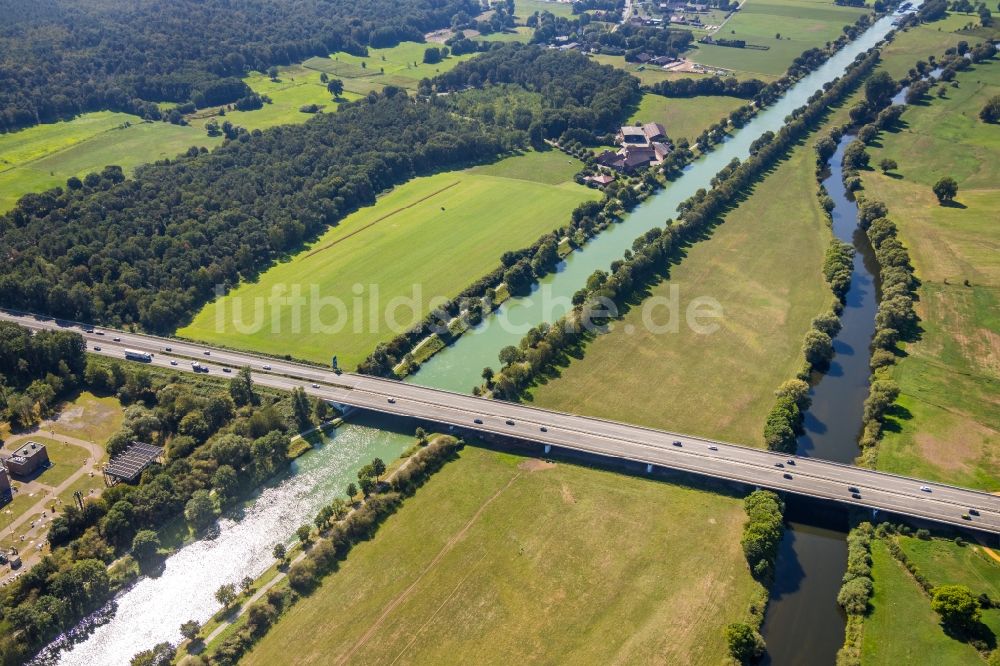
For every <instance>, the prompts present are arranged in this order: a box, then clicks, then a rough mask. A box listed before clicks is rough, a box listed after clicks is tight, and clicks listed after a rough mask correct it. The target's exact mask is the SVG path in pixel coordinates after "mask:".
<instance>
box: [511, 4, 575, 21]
mask: <svg viewBox="0 0 1000 666" xmlns="http://www.w3.org/2000/svg"><path fill="white" fill-rule="evenodd" d="M535 12H538V13H542V12H549V13H550V14H552V15H554V16H565V17H567V18H569V17H571V16H573V3H571V2H554V0H514V16H516V17H517V19H518V23H520V24H521V25H524V21H525V19H527V18H528V17H529V16H531V15H532V14H534V13H535Z"/></svg>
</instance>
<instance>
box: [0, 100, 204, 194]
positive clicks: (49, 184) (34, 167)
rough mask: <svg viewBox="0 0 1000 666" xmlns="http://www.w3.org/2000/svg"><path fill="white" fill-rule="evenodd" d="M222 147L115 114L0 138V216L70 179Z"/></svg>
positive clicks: (197, 133) (185, 131) (197, 134)
mask: <svg viewBox="0 0 1000 666" xmlns="http://www.w3.org/2000/svg"><path fill="white" fill-rule="evenodd" d="M219 142H220V139H213V138H211V137H209V136H207V135H206V134H205V133H204V132H203V131H201V130H198V129H196V128H193V127H182V126H179V125H171V124H169V123H163V122H143V121H142V119H141V118H139V117H138V116H133V115H130V114H127V113H113V112H111V111H98V112H94V113H86V114H83V115H81V116H79V117H77V118H74V119H73V120H68V121H64V122H59V123H53V124H50V125H35V126H34V127H29V128H27V129H25V130H21V131H20V132H12V133H10V134H0V212H3V211H6V210H9V209H11V208H13V206H14V204H15V203H17V200H18V199H20V198H21V197H22V196H23V195H25V194H27V193H28V192H42V191H44V190H47V189H50V188H53V187H56V186H62V185H65V183H66V179H67V178H69V177H71V176H78V177H79V176H84V175H86V174H88V173H90V172H92V171H100V170H101V169H102V168H104V167H105V166H106V165H108V164H115V165H118V166H120V167H122V168H123V169H125V170H126V171H127V172H129V171H131V170H132V169H134V168H135V167H137V166H139V165H141V164H146V163H147V162H154V161H156V160H158V159H163V158H167V157H175V156H176V155H177V154H179V153H182V152H184V151H185V150H187V149H188V148H190V147H191V146H193V145H199V146H200V145H214V144H217V143H219Z"/></svg>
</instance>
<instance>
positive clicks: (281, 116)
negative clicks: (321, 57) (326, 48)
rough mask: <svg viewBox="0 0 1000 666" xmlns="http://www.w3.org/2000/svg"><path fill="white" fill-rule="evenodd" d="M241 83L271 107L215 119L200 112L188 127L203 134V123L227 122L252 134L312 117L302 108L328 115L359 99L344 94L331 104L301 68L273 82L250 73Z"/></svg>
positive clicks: (316, 78)
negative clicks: (317, 109) (311, 107)
mask: <svg viewBox="0 0 1000 666" xmlns="http://www.w3.org/2000/svg"><path fill="white" fill-rule="evenodd" d="M243 80H244V81H246V82H247V85H249V86H250V87H251V88H253V90H254V92H257V93H260V94H262V95H267V96H268V97H269V98H271V103H270V104H265V105H264V106H263V108H260V109H255V110H253V111H228V112H226V115H225V117H219V116H218V115H217V114H216V113H215V112H214V110H212V109H203V110H201V111H199V112H198V113H196V114H194V116H192V117H191V118H189V122H190V123H191V125H192V126H194V127H198V128H199V129H202V130H204V127H205V123H206V122H208V121H209V120H210V119H214V120H215V121H216V122H218V123H220V124H221V122H222V121H224V120H228V121H229V122H231V123H232V124H234V125H239V126H240V127H245V128H247V129H248V130H255V129H266V128H268V127H274V126H275V125H289V124H294V123H303V122H305V121H307V120H309V118H311V117H312V114H309V113H303V112H302V111H300V110H299V109H301V108H302V107H303V106H306V105H309V104H315V105H317V106H318V107H320V110H321V111H322V112H325V113H330V112H333V111H336V110H337V108H338V107H339V106H340V102H342V101H352V100H355V99H358V98H359V97H361V96H360V95H358V94H357V93H352V92H350V91H346V90H345V91H344V94H343V96H342V97H341V98H340V100H334V99H333V98H332V97H331V95H330V93H329V92H328V91H327V89H326V84H325V83H323V82H322V81H320V73H319V72H317V71H315V70H311V69H307V68H305V67H303V66H301V65H292V66H289V67H279V68H278V77H277V79H276V80H274V81H272V80H271V79H270V77H268V76H267V75H266V74H263V73H261V72H253V73H251V74H250V75H249V76H247V77H246V78H244V79H243Z"/></svg>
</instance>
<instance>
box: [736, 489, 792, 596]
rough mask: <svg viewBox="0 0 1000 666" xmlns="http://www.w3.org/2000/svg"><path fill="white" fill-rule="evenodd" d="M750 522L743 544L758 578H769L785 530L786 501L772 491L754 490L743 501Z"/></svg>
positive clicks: (745, 524) (746, 525)
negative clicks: (783, 515)
mask: <svg viewBox="0 0 1000 666" xmlns="http://www.w3.org/2000/svg"><path fill="white" fill-rule="evenodd" d="M743 508H744V510H745V511H746V514H747V522H746V523H744V525H743V536H742V537H740V546H741V547H742V548H743V555H744V556H745V557H746V560H747V564H748V565H749V566H750V572H751V573H752V574H753V576H754V578H756V579H757V580H759V581H770V580H771V578H772V576H773V575H774V562H775V560H776V559H777V557H778V546H779V544H780V543H781V535H782V534H783V533H784V530H785V528H784V523H783V522H782V521H783V517H782V513H783V512H784V509H785V507H784V504H783V503H782V502H781V500H780V499H779V498H778V495H777V494H776V493H774V492H772V491H770V490H755V491H753V492H752V493H750V494H749V495H747V498H746V499H745V500H744V501H743Z"/></svg>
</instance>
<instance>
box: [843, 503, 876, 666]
mask: <svg viewBox="0 0 1000 666" xmlns="http://www.w3.org/2000/svg"><path fill="white" fill-rule="evenodd" d="M874 537H875V529H874V528H873V527H872V525H871V523H868V522H863V523H860V524H858V525H857V526H856V527H854V529H852V530H851V531H850V532H849V533H848V535H847V573H845V574H844V580H843V585H841V587H840V592H839V593H838V594H837V603H838V604H840V606H841V608H843V609H844V612H845V613H847V631H846V635H845V637H844V645H843V647H841V648H840V651H839V652H838V653H837V666H860V664H861V637H862V629H863V626H862V624H863V618H864V616H865V615H866V614H867V613H868V600H869V599H870V598H871V596H872V590H873V584H872V559H871V542H872V539H873V538H874Z"/></svg>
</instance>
